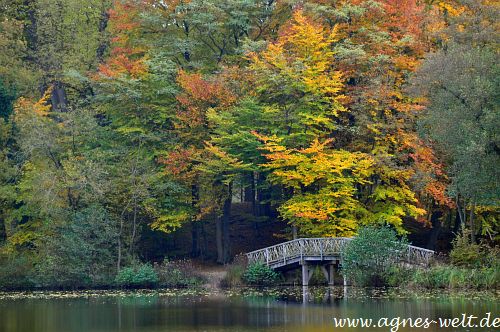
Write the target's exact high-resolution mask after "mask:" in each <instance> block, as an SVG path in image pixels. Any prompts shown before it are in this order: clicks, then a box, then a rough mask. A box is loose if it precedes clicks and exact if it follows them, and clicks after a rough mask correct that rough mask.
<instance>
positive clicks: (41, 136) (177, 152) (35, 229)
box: [0, 0, 500, 288]
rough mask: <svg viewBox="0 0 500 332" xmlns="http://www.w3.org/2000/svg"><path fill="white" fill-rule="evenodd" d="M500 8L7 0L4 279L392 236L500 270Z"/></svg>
mask: <svg viewBox="0 0 500 332" xmlns="http://www.w3.org/2000/svg"><path fill="white" fill-rule="evenodd" d="M499 10H500V4H499V2H498V1H496V0H86V1H81V0H0V287H2V286H3V287H7V288H9V287H12V288H24V287H28V288H30V287H99V286H105V285H109V284H110V280H111V281H112V280H114V278H115V276H116V275H117V273H119V272H120V271H123V270H124V269H125V268H129V267H132V266H136V265H137V264H144V263H146V264H154V263H156V264H161V263H162V262H163V261H164V260H177V259H187V258H189V259H194V260H198V261H204V262H209V263H212V264H215V263H217V264H222V265H223V264H228V263H230V262H232V261H233V259H234V257H235V256H236V255H238V254H241V253H244V252H248V251H251V250H254V249H260V248H262V247H265V246H267V245H271V244H275V243H279V242H282V241H285V240H289V239H295V238H301V237H310V238H317V237H353V236H356V235H357V234H358V230H360V229H361V228H362V227H366V226H375V225H386V226H388V227H389V228H390V229H391V230H394V231H395V232H396V233H397V234H399V235H401V236H406V237H408V239H409V240H410V242H412V243H413V244H415V245H419V246H421V247H425V248H428V249H432V250H435V251H437V252H440V253H444V254H445V255H446V253H448V252H449V251H450V249H451V248H452V246H453V243H455V244H456V243H458V242H460V244H461V245H462V249H463V252H464V253H463V255H465V256H467V255H468V256H467V257H468V258H467V259H469V260H470V259H479V258H480V257H482V256H484V253H485V252H487V253H489V254H491V253H493V256H495V255H496V257H497V258H498V252H499V251H498V244H499V240H500V234H499V231H500V221H499V212H500V185H499V181H500V168H499V167H498V165H500V131H499V129H498V128H500V108H499V101H500V96H499V93H500V87H499V85H500V84H499V83H500V67H499V63H498V59H499V57H498V55H499V50H500V48H499V36H500V35H499V29H500V26H499V23H498V22H499V21H498V17H499ZM457 239H458V240H457ZM471 257H472V258H471ZM459 260H460V259H459Z"/></svg>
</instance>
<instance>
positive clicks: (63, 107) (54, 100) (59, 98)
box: [50, 81, 68, 112]
mask: <svg viewBox="0 0 500 332" xmlns="http://www.w3.org/2000/svg"><path fill="white" fill-rule="evenodd" d="M50 102H51V104H52V109H53V110H54V111H56V112H67V111H68V100H67V98H66V90H65V89H64V86H63V84H62V82H59V81H56V82H54V83H53V88H52V95H51V96H50Z"/></svg>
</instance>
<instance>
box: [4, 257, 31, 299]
mask: <svg viewBox="0 0 500 332" xmlns="http://www.w3.org/2000/svg"><path fill="white" fill-rule="evenodd" d="M31 260H32V259H31V258H30V257H28V256H27V255H18V256H15V257H13V256H8V255H5V254H3V255H0V289H7V290H8V289H29V288H33V287H34V286H35V284H34V283H33V280H32V279H31V278H30V276H31V275H32V271H33V263H32V261H31Z"/></svg>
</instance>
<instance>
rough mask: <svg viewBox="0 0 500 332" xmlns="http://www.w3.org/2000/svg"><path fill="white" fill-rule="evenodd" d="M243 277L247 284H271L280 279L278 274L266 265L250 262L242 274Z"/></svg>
mask: <svg viewBox="0 0 500 332" xmlns="http://www.w3.org/2000/svg"><path fill="white" fill-rule="evenodd" d="M243 279H244V280H245V282H246V283H247V284H249V285H255V286H272V285H275V284H277V283H278V282H279V281H280V275H279V273H278V272H276V271H274V270H273V269H271V268H270V267H268V266H265V265H262V264H251V265H249V266H248V267H247V269H246V271H245V273H244V274H243Z"/></svg>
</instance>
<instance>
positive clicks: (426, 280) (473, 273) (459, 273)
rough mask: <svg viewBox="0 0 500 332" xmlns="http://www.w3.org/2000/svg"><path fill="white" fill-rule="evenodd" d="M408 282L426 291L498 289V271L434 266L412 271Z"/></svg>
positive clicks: (499, 279)
mask: <svg viewBox="0 0 500 332" xmlns="http://www.w3.org/2000/svg"><path fill="white" fill-rule="evenodd" d="M409 282H411V284H412V285H413V286H414V287H421V288H428V289H475V290H488V289H498V287H499V286H500V271H499V270H498V266H496V267H491V268H482V269H470V268H459V267H454V266H435V267H432V268H430V269H428V270H420V269H417V270H416V271H413V273H412V274H411V278H410V279H409Z"/></svg>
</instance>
